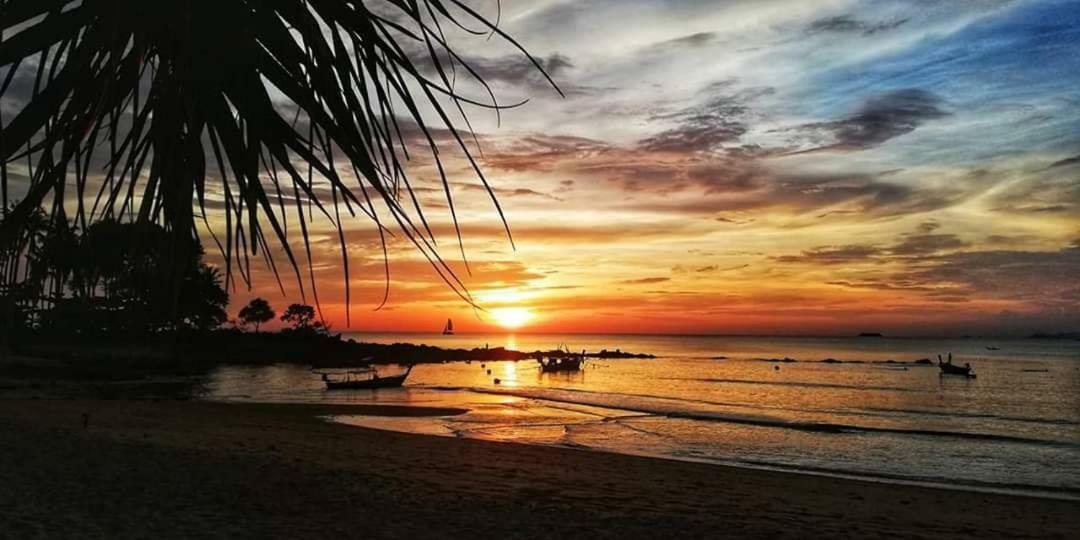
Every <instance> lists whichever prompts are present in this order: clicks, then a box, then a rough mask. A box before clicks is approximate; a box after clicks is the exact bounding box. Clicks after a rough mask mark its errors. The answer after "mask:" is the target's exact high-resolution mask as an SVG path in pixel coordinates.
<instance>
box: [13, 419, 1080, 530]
mask: <svg viewBox="0 0 1080 540" xmlns="http://www.w3.org/2000/svg"><path fill="white" fill-rule="evenodd" d="M461 412H462V411H460V410H453V409H440V408H430V407H429V408H418V407H395V406H387V405H374V406H370V405H369V406H365V405H288V404H235V403H208V402H198V401H175V400H159V401H153V400H145V401H124V400H115V401H106V400H87V401H76V400H4V401H0V432H2V434H0V452H2V454H3V456H4V459H3V460H2V461H0V463H2V464H0V485H3V486H4V489H3V490H0V530H3V531H6V533H5V534H7V535H10V536H12V537H18V538H33V537H72V536H79V537H89V538H106V537H107V538H120V537H160V538H189V537H236V536H245V537H305V538H314V537H343V536H344V537H364V538H408V537H476V538H492V537H511V538H567V537H581V538H586V537H589V538H592V537H623V538H628V537H646V536H648V537H671V536H680V537H716V536H749V537H806V536H828V537H847V538H866V537H883V536H903V537H913V538H920V537H921V538H975V537H980V538H988V537H1012V538H1036V537H1038V538H1066V537H1070V536H1072V535H1074V534H1075V531H1076V530H1077V529H1078V528H1080V518H1078V515H1080V513H1078V512H1077V510H1078V503H1076V502H1071V501H1061V500H1050V499H1040V498H1029V497H1021V496H1013V495H1003V494H993V493H971V492H964V491H955V490H942V489H936V488H929V487H919V486H909V485H893V484H887V483H876V482H867V481H858V480H847V479H838V478H827V477H821V476H810V475H803V474H797V473H781V472H771V471H763V470H752V469H743V468H732V467H725V466H721V465H714V464H701V463H691V462H678V461H670V460H661V459H654V458H645V457H635V456H627V455H617V454H609V453H603V452H596V451H585V450H576V449H571V448H555V447H542V446H530V445H521V444H514V443H499V442H490V441H482V440H469V439H455V438H448V437H430V436H423V435H415V434H408V433H395V432H387V431H378V430H371V429H365V428H358V427H353V426H346V425H341V424H335V423H330V422H326V421H325V420H324V419H323V418H324V417H326V416H328V415H344V414H348V415H379V416H423V415H455V414H459V413H461ZM84 414H85V415H87V416H86V417H84ZM84 418H85V420H86V427H84Z"/></svg>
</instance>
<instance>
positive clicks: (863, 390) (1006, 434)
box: [210, 336, 1080, 495]
mask: <svg viewBox="0 0 1080 540" xmlns="http://www.w3.org/2000/svg"><path fill="white" fill-rule="evenodd" d="M365 337H367V338H368V339H370V338H371V336H365ZM383 339H385V340H386V341H406V339H402V338H401V337H399V336H386V337H384V338H383ZM502 339H514V342H515V343H516V345H515V348H519V349H525V350H530V349H539V348H552V347H554V345H557V344H558V343H560V342H566V343H569V344H571V346H573V347H575V348H588V349H590V350H598V349H601V348H608V349H615V348H618V347H621V348H622V349H623V350H629V351H633V352H650V353H656V354H659V355H663V357H662V358H657V359H650V360H637V359H632V360H590V361H589V362H588V363H587V364H586V369H585V370H584V371H582V372H578V373H541V372H540V371H539V369H538V368H537V364H536V363H535V362H534V361H521V362H487V363H484V364H481V363H480V362H472V363H469V364H466V363H453V364H431V365H421V366H418V367H417V368H416V369H415V370H414V371H413V373H412V376H411V377H410V378H409V380H408V383H407V385H406V387H405V388H402V389H395V390H380V391H345V392H327V391H326V390H325V389H324V388H323V385H322V383H321V382H320V381H319V380H318V378H317V377H316V376H314V375H312V374H310V373H309V372H308V371H307V370H306V369H304V368H301V367H296V366H272V367H263V368H239V367H236V368H232V367H230V368H224V369H221V370H219V371H218V372H217V373H215V375H214V378H213V381H212V383H211V385H210V386H211V397H212V398H215V399H251V400H269V401H315V402H325V401H333V402H378V403H397V404H418V405H420V404H422V405H442V406H454V407H463V408H467V409H469V412H468V413H467V414H465V415H461V416H456V417H447V418H420V419H407V420H405V419H399V418H374V417H350V418H342V419H340V420H341V421H344V422H349V423H355V424H359V425H365V426H370V427H378V428H383V429H396V430H404V431H411V432H418V433H427V434H433V435H447V436H458V437H474V438H481V439H489V440H504V441H517V442H527V443H533V444H549V445H563V446H575V447H585V448H595V449H603V450H610V451H617V452H626V453H636V454H647V455H659V456H667V457H672V458H680V459H697V460H707V461H715V462H720V463H729V464H737V465H750V466H758V465H765V466H770V467H781V468H785V467H790V468H796V469H799V470H805V471H833V472H843V473H852V474H860V475H871V476H876V477H886V478H908V479H928V480H934V481H946V482H952V483H961V484H965V485H984V484H989V485H994V486H999V487H1000V486H1009V487H1013V488H1017V489H1021V490H1029V491H1031V490H1035V491H1044V492H1045V491H1054V492H1056V493H1058V494H1059V495H1060V494H1066V495H1068V494H1074V495H1080V343H1075V342H1043V341H1034V340H1018V341H1013V342H1003V341H998V342H996V343H995V344H996V346H998V347H1000V349H1001V350H999V351H987V350H986V349H985V346H984V344H982V343H981V342H972V341H971V340H953V341H949V340H930V341H927V340H895V339H862V340H860V339H817V340H813V339H793V338H788V339H777V338H768V339H766V338H688V337H661V336H644V337H636V336H635V337H628V336H572V337H571V336H549V337H546V338H537V337H535V336H519V337H517V338H505V337H502V336H447V337H446V338H443V337H442V336H438V337H434V338H432V339H427V338H426V336H425V337H417V336H411V340H412V341H422V342H433V343H435V344H440V343H441V344H442V345H444V346H445V345H450V346H457V347H470V348H471V347H473V346H483V345H484V344H485V343H499V342H500V341H499V340H502ZM470 340H471V341H470ZM948 351H952V352H953V353H954V354H956V355H957V356H958V357H959V358H961V359H963V361H969V362H971V363H972V364H973V365H974V366H975V367H976V370H977V371H978V373H979V377H978V378H977V379H973V380H972V379H966V378H954V377H944V378H942V377H940V376H939V375H938V370H937V369H936V368H935V367H932V366H931V367H923V366H910V365H898V364H886V363H884V362H885V361H887V360H895V361H901V362H910V361H913V360H917V359H919V358H924V357H928V356H931V355H933V354H936V353H938V352H948ZM719 356H723V357H726V359H723V360H721V359H715V357H719ZM784 357H791V358H796V359H798V360H799V361H798V362H794V363H779V364H777V363H772V362H768V361H761V360H755V359H760V358H784ZM825 358H835V359H838V360H842V361H846V362H863V363H822V362H820V360H823V359H825ZM776 368H779V369H776ZM905 368H906V369H905ZM488 370H490V374H489V373H488ZM496 378H497V379H499V384H495V382H494V380H495V379H496Z"/></svg>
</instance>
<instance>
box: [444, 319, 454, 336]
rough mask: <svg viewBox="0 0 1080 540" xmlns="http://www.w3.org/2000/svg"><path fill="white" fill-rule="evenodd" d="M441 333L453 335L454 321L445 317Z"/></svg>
mask: <svg viewBox="0 0 1080 540" xmlns="http://www.w3.org/2000/svg"><path fill="white" fill-rule="evenodd" d="M442 333H443V335H444V336H452V335H454V321H452V320H450V319H446V326H444V327H443V329H442Z"/></svg>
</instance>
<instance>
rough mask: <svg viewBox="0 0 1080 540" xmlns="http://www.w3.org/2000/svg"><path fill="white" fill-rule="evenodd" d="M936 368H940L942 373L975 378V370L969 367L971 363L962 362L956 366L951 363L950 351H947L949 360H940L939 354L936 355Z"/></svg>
mask: <svg viewBox="0 0 1080 540" xmlns="http://www.w3.org/2000/svg"><path fill="white" fill-rule="evenodd" d="M937 365H938V369H940V370H941V374H942V375H963V376H964V377H967V378H969V379H974V378H975V372H974V371H973V370H972V369H971V364H966V363H965V364H964V365H962V366H958V365H956V364H953V363H952V353H949V361H948V362H942V361H941V355H940V354H939V355H938V364H937Z"/></svg>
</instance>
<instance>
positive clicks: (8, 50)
mask: <svg viewBox="0 0 1080 540" xmlns="http://www.w3.org/2000/svg"><path fill="white" fill-rule="evenodd" d="M373 4H376V5H373ZM450 27H453V28H455V29H456V31H458V32H459V33H461V32H462V31H463V32H464V33H468V34H472V35H477V36H482V37H483V36H486V37H491V36H499V37H501V38H502V39H504V40H506V41H507V42H508V43H510V44H511V45H513V46H514V47H516V48H517V49H518V50H519V51H520V52H521V54H522V55H523V58H525V59H527V60H528V61H531V62H532V64H533V65H534V66H535V67H536V69H537V70H539V72H540V73H542V74H543V76H544V77H545V78H546V79H547V81H548V82H550V83H551V85H552V86H553V87H554V88H555V89H556V90H558V88H557V87H556V86H555V83H554V82H553V81H551V79H550V77H548V75H547V73H545V72H544V69H543V66H542V65H541V64H540V63H539V62H538V61H537V60H536V59H534V58H533V57H532V56H530V55H529V54H528V53H527V52H526V51H525V50H524V49H523V48H522V47H521V46H520V45H519V44H518V43H517V42H516V41H514V39H513V38H512V37H511V36H509V35H506V34H505V33H503V32H502V31H501V30H500V29H499V28H498V27H497V24H496V23H495V22H493V21H491V20H489V19H488V18H486V17H485V16H484V15H482V14H480V13H478V12H477V11H475V10H473V9H472V8H470V7H469V5H467V4H466V3H463V2H461V1H459V0H382V1H381V2H375V3H373V2H371V1H367V2H365V1H360V0H184V1H180V0H161V1H155V2H145V1H144V0H82V1H81V2H80V1H77V2H71V1H68V0H6V1H3V0H0V37H2V39H0V98H5V96H11V97H10V99H8V101H9V102H14V100H15V97H14V96H15V93H14V91H13V90H12V88H14V87H15V86H18V84H15V83H18V82H19V81H20V80H21V81H22V82H23V86H24V87H25V86H31V88H30V90H29V93H30V98H29V99H28V100H26V101H25V103H21V104H17V107H18V110H17V112H15V113H14V114H13V115H12V114H11V113H10V111H9V114H8V116H9V118H2V117H0V184H2V187H3V193H2V196H3V209H4V219H3V224H2V226H0V242H2V244H0V246H2V247H3V248H4V251H3V253H4V255H3V256H4V257H6V258H8V259H11V258H12V257H19V256H20V255H18V254H17V253H15V252H16V251H18V250H16V249H13V248H12V246H14V245H15V244H17V242H16V239H18V238H20V237H22V236H24V235H25V234H24V232H22V229H24V228H25V226H26V224H27V223H28V221H29V220H30V217H31V216H32V215H33V213H34V211H35V209H38V208H42V207H44V208H46V211H47V214H48V216H49V219H50V220H51V221H60V220H63V221H65V222H66V221H67V220H69V219H70V220H71V221H72V222H73V223H74V224H75V227H77V228H79V229H80V230H85V229H86V228H87V227H88V226H89V224H92V223H94V222H96V221H100V220H103V219H122V220H129V221H144V222H154V223H158V224H161V225H162V226H164V227H165V228H166V229H167V230H168V231H171V232H172V233H173V234H172V237H173V238H175V239H177V240H176V242H177V243H178V244H179V243H183V242H184V241H185V239H188V240H190V239H191V238H194V237H196V236H197V234H198V232H197V224H196V220H200V219H201V220H202V221H204V223H202V224H201V225H200V226H203V227H206V228H208V229H209V232H210V234H211V235H212V237H213V240H214V242H215V243H217V245H218V246H219V248H220V250H221V252H222V255H223V257H224V261H225V280H226V283H227V284H233V285H235V283H234V282H233V279H234V278H233V276H234V274H237V273H238V274H239V275H240V276H241V279H243V280H244V281H245V282H246V283H247V284H248V285H249V286H250V283H251V281H250V278H251V270H250V259H251V257H256V258H262V259H264V260H265V261H266V263H267V264H268V265H269V267H270V268H271V269H273V272H274V275H275V276H277V275H278V268H277V265H276V263H275V252H277V256H283V257H284V258H285V259H287V261H288V264H289V266H290V267H291V268H292V270H293V271H294V273H295V277H296V280H297V283H298V285H299V287H300V291H301V294H302V295H303V294H305V293H304V283H305V281H306V282H308V283H309V284H310V286H311V290H312V293H313V294H315V295H316V297H315V300H316V303H317V302H318V297H317V293H316V292H315V276H314V272H313V271H310V268H311V266H312V265H311V245H310V242H309V224H310V223H311V222H312V220H313V219H315V218H316V216H319V217H320V218H321V219H326V220H328V221H329V222H330V223H332V225H333V227H334V228H336V230H337V233H338V240H339V242H340V244H341V252H342V260H343V266H344V272H345V283H346V289H345V296H346V298H345V300H346V304H348V303H349V302H350V293H349V289H348V282H349V275H348V272H349V269H348V256H347V248H346V243H345V236H344V233H343V223H344V220H345V219H347V218H348V217H350V216H366V217H367V218H368V219H371V220H374V222H375V226H376V228H377V229H378V231H379V235H380V239H381V241H382V245H383V258H384V260H386V256H387V255H386V241H387V237H386V235H388V234H392V233H391V231H397V232H399V233H400V234H403V235H404V237H405V238H407V239H408V240H409V241H410V242H411V243H412V244H413V245H415V247H416V248H417V249H418V250H419V251H420V252H421V253H422V254H423V255H424V257H426V258H427V260H428V261H430V262H431V264H432V265H433V266H434V268H435V269H436V271H437V272H438V274H439V276H440V278H441V279H442V280H443V281H445V282H446V283H447V284H448V285H449V286H450V287H451V288H453V290H454V291H455V292H456V293H457V294H458V295H459V296H460V297H461V298H463V299H465V300H466V301H470V302H471V300H469V297H468V292H467V290H466V289H465V287H464V285H463V284H462V282H461V280H459V279H458V277H457V276H456V275H455V273H454V271H453V269H452V268H451V267H450V266H449V265H448V264H447V263H446V262H445V261H444V259H443V257H442V256H441V255H440V253H439V251H438V249H437V243H436V237H435V234H433V232H432V228H431V226H430V225H429V223H428V219H427V217H426V216H425V214H424V211H423V206H422V204H421V203H420V202H419V200H418V198H417V197H416V195H415V193H414V192H413V188H412V184H411V183H410V181H409V176H408V172H407V170H406V166H405V163H406V162H407V161H408V160H409V159H410V155H409V151H410V146H411V147H414V148H415V147H416V146H417V143H419V146H420V147H421V148H426V149H427V150H428V151H429V152H430V154H431V157H432V158H433V162H434V164H435V166H436V168H437V170H438V171H439V175H440V177H441V181H442V184H443V189H444V192H445V196H446V199H447V200H446V202H447V203H448V206H449V213H450V217H451V218H452V221H453V223H454V229H455V232H456V234H457V243H458V245H459V246H462V243H461V233H460V229H459V227H458V220H457V215H456V211H455V209H454V204H453V200H452V198H451V197H450V193H451V191H450V183H449V179H448V178H447V173H446V169H445V168H444V167H443V159H444V158H443V157H442V155H441V154H440V148H439V141H438V140H437V138H438V137H442V138H443V139H444V141H448V142H449V143H451V144H452V145H453V146H455V147H456V151H460V152H461V153H462V154H463V155H464V156H465V158H466V159H467V161H468V163H469V164H470V166H471V168H472V169H473V171H474V172H475V174H476V175H477V176H478V178H479V179H480V181H481V182H482V183H483V185H484V186H485V187H487V189H488V193H489V194H490V195H491V199H492V201H493V204H494V205H495V208H496V209H497V210H498V214H499V216H500V219H501V220H502V222H503V225H504V227H506V232H507V234H508V235H509V233H510V229H509V227H508V226H507V223H506V218H505V216H504V215H503V212H502V209H501V208H500V207H499V205H498V201H497V200H496V198H495V196H494V192H493V191H492V190H491V188H490V186H488V182H487V179H486V178H485V177H484V175H483V172H482V171H481V169H480V167H479V166H478V165H477V163H476V161H475V159H474V157H473V154H472V150H470V145H469V144H467V142H466V137H467V136H468V132H469V131H471V129H470V128H469V125H468V119H467V117H466V116H465V114H464V113H465V106H478V107H486V108H489V109H493V110H495V111H496V113H497V112H498V110H500V109H501V108H503V107H505V106H515V105H517V104H511V105H503V104H500V103H499V102H498V101H497V100H495V98H494V94H493V93H492V92H491V89H490V88H489V87H488V85H487V84H486V83H485V82H484V79H483V77H482V76H481V75H480V74H479V73H478V72H477V71H476V70H475V69H473V68H472V67H471V66H470V65H469V64H468V62H466V61H465V60H464V59H463V58H462V56H461V55H459V54H458V53H457V52H456V51H455V50H454V49H453V48H452V46H451V45H450V43H449V42H448V40H447V37H446V33H445V32H444V30H445V29H448V28H450ZM459 74H460V75H461V76H462V77H469V78H471V79H472V80H474V81H476V82H477V83H478V84H479V86H478V87H477V88H480V87H482V88H483V89H484V90H485V97H484V100H483V101H480V100H476V99H471V98H468V97H466V96H463V95H461V94H460V93H459V92H458V91H457V90H456V89H455V87H456V86H457V85H456V84H455V83H456V79H457V78H458V76H459ZM30 81H32V83H31V82H30ZM9 92H11V93H10V94H9ZM19 105H21V106H19ZM9 109H10V107H9ZM0 113H2V110H0ZM425 117H432V118H433V120H431V121H429V120H427V119H426V118H425ZM455 119H456V120H455ZM461 122H464V124H465V130H464V132H463V130H461V129H459V128H458V125H457V124H458V123H461ZM16 176H18V177H19V178H18V179H16ZM208 194H211V195H212V196H213V197H216V199H215V200H214V201H213V202H214V203H215V204H218V205H221V206H223V212H224V222H225V223H224V229H223V230H222V232H223V234H222V235H220V236H219V235H217V234H216V233H215V232H214V231H213V229H212V228H210V223H209V221H207V220H206V215H207V205H208V197H207V196H208ZM9 198H10V199H11V200H10V201H9ZM15 200H17V203H15V204H11V202H12V201H15ZM402 201H406V202H404V203H403V202H402ZM72 206H74V210H71V209H70V207H72ZM71 214H73V215H71ZM387 215H388V216H389V220H386V219H385V216H387ZM380 216H383V217H380ZM290 219H291V220H292V221H293V222H294V223H295V224H296V225H295V226H298V227H299V228H300V237H301V238H302V239H303V242H302V244H303V250H304V253H303V259H302V258H301V255H300V254H299V253H297V252H295V249H294V246H291V245H290V242H289V235H288V227H289V226H290V225H289V220H290ZM384 221H386V222H385V223H384ZM268 240H274V241H275V244H274V245H268ZM510 241H511V243H512V242H513V240H512V238H511V239H510ZM181 250H182V247H180V246H178V247H177V252H178V253H179V252H180V251H181ZM461 254H462V257H463V259H464V255H465V253H464V247H463V246H462V247H461ZM304 259H306V260H307V261H308V268H309V272H310V273H309V275H308V276H307V278H306V279H305V278H303V277H302V270H301V269H302V267H303V264H302V260H304ZM466 264H467V263H466ZM12 266H14V267H17V266H18V265H17V264H14V265H12V264H8V263H5V264H4V266H3V267H4V268H9V267H12ZM388 268H389V267H388V266H387V271H388ZM466 268H467V266H466ZM4 277H5V278H7V281H5V283H9V282H11V278H12V276H11V275H10V273H7V274H5V276H4ZM386 280H387V281H386V283H387V287H388V284H389V274H387V277H386ZM383 301H384V302H385V296H384V300H383ZM346 312H347V313H348V310H347V311H346Z"/></svg>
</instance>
